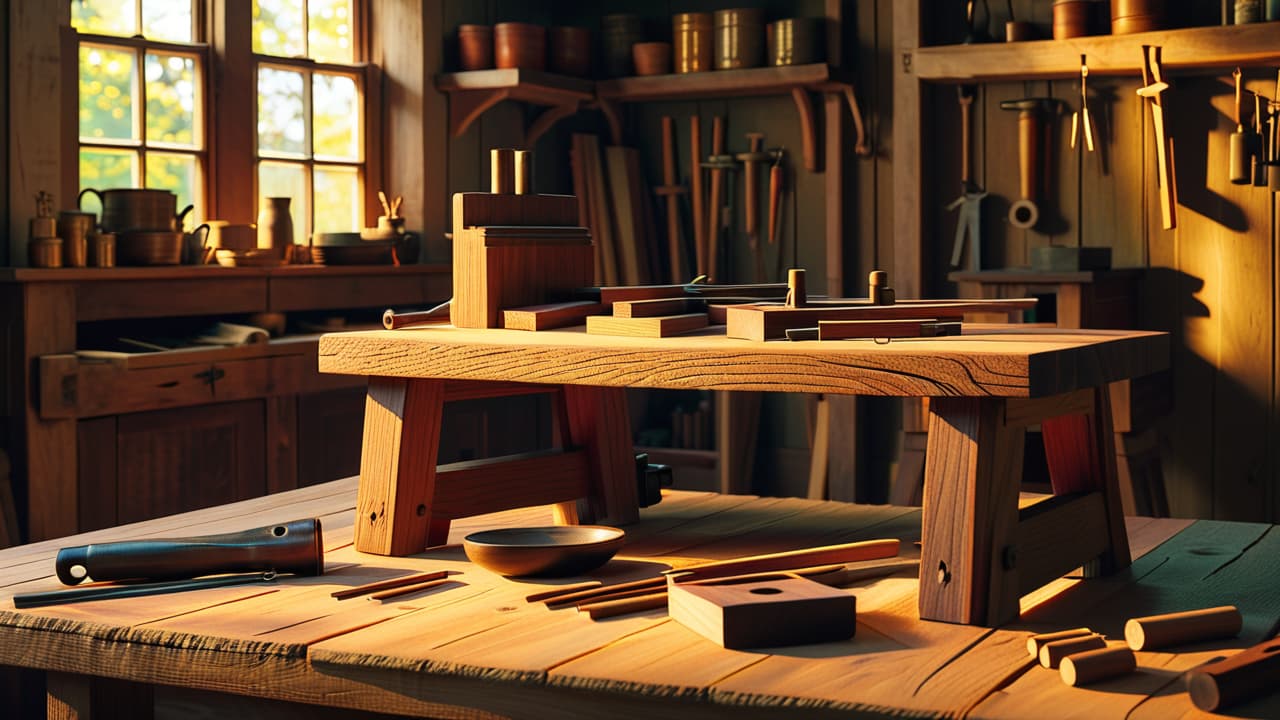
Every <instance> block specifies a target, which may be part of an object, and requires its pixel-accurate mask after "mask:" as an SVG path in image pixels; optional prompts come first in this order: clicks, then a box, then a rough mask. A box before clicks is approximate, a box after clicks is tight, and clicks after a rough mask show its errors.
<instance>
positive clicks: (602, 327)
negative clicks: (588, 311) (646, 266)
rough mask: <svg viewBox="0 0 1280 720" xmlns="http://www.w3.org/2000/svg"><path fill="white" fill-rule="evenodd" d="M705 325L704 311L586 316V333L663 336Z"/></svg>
mask: <svg viewBox="0 0 1280 720" xmlns="http://www.w3.org/2000/svg"><path fill="white" fill-rule="evenodd" d="M706 326H707V314H706V313H687V314H684V315H663V316H659V317H640V318H620V317H611V316H608V315H595V316H592V317H589V318H587V334H588V335H622V336H626V337H645V338H664V337H671V336H672V335H679V334H681V333H687V332H689V331H691V330H698V329H700V328H704V327H706Z"/></svg>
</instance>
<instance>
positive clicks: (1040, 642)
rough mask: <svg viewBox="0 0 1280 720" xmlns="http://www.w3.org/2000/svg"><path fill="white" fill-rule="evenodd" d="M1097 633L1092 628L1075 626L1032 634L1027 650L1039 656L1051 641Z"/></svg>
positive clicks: (1033, 655)
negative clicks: (1041, 650)
mask: <svg viewBox="0 0 1280 720" xmlns="http://www.w3.org/2000/svg"><path fill="white" fill-rule="evenodd" d="M1096 634H1097V633H1095V632H1094V631H1092V630H1090V629H1089V628H1085V627H1082V628H1074V629H1071V630H1059V631H1058V632H1051V633H1040V634H1039V635H1032V636H1031V637H1029V638H1027V652H1029V653H1031V657H1033V658H1039V657H1040V648H1042V647H1044V646H1045V645H1048V644H1049V643H1051V642H1057V641H1059V640H1070V639H1071V638H1078V637H1085V636H1088V635H1096Z"/></svg>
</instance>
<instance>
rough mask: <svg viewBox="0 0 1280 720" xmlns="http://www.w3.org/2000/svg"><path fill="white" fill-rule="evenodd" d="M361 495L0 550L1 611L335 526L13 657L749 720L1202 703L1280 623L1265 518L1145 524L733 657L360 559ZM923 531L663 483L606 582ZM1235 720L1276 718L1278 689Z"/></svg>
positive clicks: (650, 628)
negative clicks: (826, 639)
mask: <svg viewBox="0 0 1280 720" xmlns="http://www.w3.org/2000/svg"><path fill="white" fill-rule="evenodd" d="M355 490H356V480H355V479H354V478H352V479H348V480H341V481H336V482H332V483H327V484H324V485H317V486H313V487H309V488H304V489H301V490H296V491H291V492H287V493H280V494H277V495H272V496H268V497H265V498H258V499H254V500H248V501H245V502H241V503H237V504H234V505H228V506H223V507H217V508H210V509H207V510H200V511H196V512H192V513H187V514H184V515H178V516H173V517H168V518H162V519H158V520H153V521H148V522H143V523H138V524H134V525H128V526H123V527H120V528H114V529H110V530H103V531H98V532H93V533H88V534H85V535H80V536H76V537H74V538H65V539H62V540H56V541H51V542H46V543H40V544H36V545H28V546H22V547H16V548H10V549H8V550H4V551H0V578H3V581H2V582H0V607H4V608H11V604H10V600H9V598H10V597H11V596H12V595H13V594H15V593H21V592H33V591H41V590H50V589H55V588H56V587H58V582H57V580H56V579H55V578H54V577H53V559H54V555H55V554H56V551H57V549H58V548H59V547H63V546H68V545H76V544H83V543H86V542H93V541H106V540H121V539H128V538H139V537H164V536H180V535H194V534H207V533H215V532H230V531H235V530H242V529H247V528H251V527H259V526H263V525H268V524H271V523H275V522H279V521H285V520H290V519H295V518H303V517H319V518H321V519H322V522H323V526H324V540H325V548H326V563H327V574H326V575H324V576H323V577H314V578H285V579H281V580H279V581H277V583H276V584H275V585H274V586H266V587H263V586H240V587H229V588H218V589H208V590H201V591H194V592H187V593H180V594H174V595H159V596H152V597H145V598H132V599H118V600H108V601H100V602H93V603H81V604H74V605H61V606H53V607H46V608H40V609H34V610H29V611H16V610H12V609H4V610H2V611H0V664H7V665H17V666H26V667H34V668H41V669H46V670H52V671H59V672H55V673H51V678H52V679H53V680H55V681H56V682H51V685H50V687H51V690H52V689H56V688H62V687H65V685H64V683H65V682H66V681H67V679H68V678H72V679H78V678H77V676H76V675H75V674H80V673H83V674H87V675H96V676H105V677H110V678H123V679H128V680H132V681H136V682H141V683H152V684H156V685H158V686H181V687H185V688H196V689H199V690H204V691H216V692H218V693H234V694H237V695H240V696H250V698H272V699H276V700H285V701H291V702H294V703H313V704H320V705H330V706H335V707H341V708H355V709H360V710H362V711H368V712H384V713H402V714H420V715H429V716H433V717H464V716H465V717H477V716H479V717H486V716H488V714H489V713H492V714H493V715H498V716H507V717H558V718H565V717H568V718H601V717H610V718H614V717H627V718H631V717H634V718H655V717H662V718H682V717H708V716H723V715H725V714H726V711H729V710H730V709H732V713H733V715H734V716H735V717H739V718H757V717H798V716H800V717H806V718H811V717H819V718H821V717H849V716H850V711H854V710H858V711H863V712H867V713H870V714H871V715H872V716H878V715H883V716H889V715H894V716H900V715H911V716H919V717H931V716H945V717H980V718H1027V717H1044V718H1056V717H1067V716H1073V717H1082V718H1084V717H1088V718H1105V717H1132V718H1161V719H1163V718H1170V717H1184V716H1188V717H1190V716H1196V715H1198V714H1200V713H1198V711H1196V710H1195V709H1194V708H1193V706H1192V705H1191V703H1190V700H1189V699H1188V696H1187V694H1186V692H1185V690H1184V689H1183V685H1182V681H1181V679H1180V677H1179V673H1180V672H1181V671H1183V670H1186V669H1188V668H1191V667H1194V666H1196V665H1199V664H1200V663H1203V662H1205V661H1206V660H1208V659H1209V658H1212V657H1215V656H1217V655H1218V654H1219V651H1221V650H1222V649H1223V648H1238V647H1243V646H1246V645H1249V644H1252V643H1256V642H1258V641H1260V640H1261V639H1263V638H1264V637H1265V636H1268V634H1269V633H1271V632H1272V630H1273V628H1274V626H1275V625H1276V623H1277V620H1280V577H1278V576H1277V574H1276V573H1275V572H1274V559H1275V558H1276V557H1277V553H1278V552H1280V536H1278V534H1277V533H1275V532H1273V529H1272V526H1269V525H1260V524H1245V523H1224V522H1214V521H1188V520H1172V519H1164V520H1152V519H1146V518H1130V519H1129V520H1128V532H1129V536H1130V543H1131V545H1132V547H1133V553H1134V556H1135V562H1134V564H1133V566H1132V567H1131V568H1129V569H1128V570H1125V571H1122V572H1120V573H1118V574H1116V575H1113V576H1110V577H1106V578H1102V579H1095V580H1089V581H1084V582H1081V581H1078V580H1073V579H1070V578H1066V579H1062V580H1059V581H1056V582H1053V583H1050V584H1049V585H1048V586H1045V587H1044V588H1042V589H1040V590H1038V591H1036V592H1035V593H1034V594H1032V595H1029V596H1026V597H1024V598H1023V609H1024V612H1023V618H1022V620H1021V621H1020V622H1019V623H1017V624H1016V625H1012V626H1006V627H1004V628H1000V629H994V630H993V629H985V628H980V627H972V626H963V625H950V624H945V623H938V622H928V621H921V620H919V619H918V617H917V609H916V608H917V600H916V595H917V583H918V581H917V580H916V578H915V577H914V574H913V573H911V572H906V573H902V574H901V575H898V576H895V577H890V578H885V579H880V580H875V581H868V582H864V583H863V584H861V585H858V586H855V587H852V588H850V592H853V593H854V594H855V595H856V596H857V598H858V629H857V634H856V635H855V636H854V638H852V639H851V640H849V641H845V642H836V643H827V644H821V645H810V646H803V647H787V648H774V649H772V650H764V651H733V650H725V649H723V648H720V647H718V646H716V645H715V644H713V643H711V642H710V641H708V640H705V639H704V638H702V637H701V636H700V635H697V634H696V633H694V632H692V631H690V630H688V629H686V628H684V627H683V626H681V625H679V624H678V623H676V622H674V621H672V620H669V619H668V618H667V616H666V613H665V612H664V611H661V610H652V611H647V612H643V613H639V614H636V615H630V616H626V617H620V618H614V619H610V620H603V621H592V620H590V619H589V618H587V617H586V616H583V615H578V614H576V612H575V611H573V610H555V611H552V610H548V609H546V608H545V607H544V606H542V605H540V604H529V603H527V602H526V601H525V600H524V597H525V595H527V594H529V593H531V592H534V591H536V590H537V589H541V588H545V587H547V586H548V585H549V583H548V582H545V581H544V582H541V583H539V582H516V581H512V580H507V579H503V578H501V577H499V576H496V575H494V574H492V573H490V572H488V571H485V570H483V569H480V568H478V567H475V566H472V565H470V564H469V563H468V562H467V561H466V559H465V556H464V555H463V553H462V551H461V549H460V548H456V547H447V548H444V549H437V550H431V551H428V552H426V553H423V554H420V555H417V556H413V557H383V556H375V555H364V554H360V553H357V552H355V551H354V550H353V549H352V547H351V536H352V521H353V508H354V504H355V495H356V493H355ZM1024 502H1025V499H1024ZM549 518H550V512H549V510H548V509H547V508H530V509H525V510H516V511H508V512H504V513H500V514H495V515H489V516H480V517H475V518H468V519H464V520H459V521H456V522H455V524H454V526H453V528H452V536H451V538H450V539H451V541H453V542H458V541H460V540H461V538H462V537H463V535H465V534H467V533H469V532H472V531H475V530H476V529H479V528H484V527H494V526H502V525H534V524H544V523H546V522H547V521H548V520H549ZM919 528H920V513H919V510H918V509H915V508H902V507H892V506H858V505H848V504H843V503H835V502H818V501H810V500H801V499H782V498H759V497H751V496H724V495H717V494H708V493H693V492H669V493H667V494H666V497H665V498H664V500H663V502H662V503H661V504H659V505H656V506H654V507H651V508H647V509H645V510H643V511H642V512H641V520H640V522H639V523H637V524H635V525H632V526H630V527H628V528H627V531H628V545H627V547H626V548H624V549H623V551H622V552H621V553H620V555H619V557H618V558H616V559H615V560H613V561H612V562H611V563H610V564H608V565H607V566H606V567H605V568H603V569H601V570H599V571H597V572H596V574H595V577H598V578H600V579H604V580H606V581H621V580H628V579H636V578H639V577H646V576H650V575H653V574H654V573H656V572H657V571H658V570H660V569H664V568H666V567H667V566H668V564H672V565H680V564H688V563H690V562H693V561H695V560H704V559H718V558H725V557H733V556H738V555H742V554H753V553H761V552H771V551H777V550H783V549H791V548H799V547H805V546H811V545H816V544H827V543H836V542H848V541H854V540H865V539H874V538H885V537H889V538H899V539H901V540H903V554H904V555H907V556H915V555H918V547H917V546H915V545H914V544H913V541H915V540H918V539H919ZM434 569H451V570H456V571H458V572H459V574H457V575H454V576H453V578H454V579H455V580H457V583H456V584H453V585H449V586H444V587H441V588H438V589H436V590H434V591H429V592H425V593H420V594H418V595H411V596H407V597H405V598H402V599H400V600H398V601H392V602H387V603H385V604H384V603H379V602H377V601H372V600H368V599H366V598H354V599H350V600H344V601H338V600H334V599H332V598H331V597H330V596H329V593H330V592H331V591H333V590H334V589H338V588H342V587H349V586H354V585H360V584H363V583H367V582H371V581H373V580H378V579H383V578H387V577H392V576H399V575H403V574H408V573H410V572H415V571H428V570H434ZM573 581H576V580H569V581H558V582H573ZM1224 603H1234V604H1236V605H1238V606H1239V607H1240V609H1241V611H1242V612H1243V614H1244V619H1245V624H1244V632H1243V634H1242V635H1241V637H1240V638H1238V639H1237V640H1233V641H1230V642H1221V643H1206V644H1203V645H1199V646H1192V647H1186V648H1179V649H1178V651H1177V652H1144V653H1139V654H1138V662H1139V666H1140V668H1139V672H1138V673H1137V674H1134V675H1131V676H1129V677H1126V678H1124V679H1120V680H1114V681H1110V682H1106V683H1102V684H1099V685H1095V686H1092V687H1089V688H1085V689H1077V688H1070V687H1067V686H1065V685H1063V684H1062V682H1061V680H1060V679H1059V678H1058V674H1057V673H1056V672H1054V671H1049V670H1044V669H1042V668H1040V667H1039V666H1038V665H1034V664H1033V663H1032V661H1031V660H1030V658H1029V657H1028V656H1027V653H1026V649H1025V646H1024V645H1025V638H1026V636H1027V634H1028V633H1029V632H1031V631H1048V630H1053V629H1063V628H1070V627H1077V626H1081V625H1087V626H1090V627H1092V628H1094V629H1095V630H1097V631H1100V632H1103V633H1105V634H1106V635H1108V637H1109V638H1111V639H1119V638H1121V637H1122V625H1123V622H1124V620H1125V619H1127V618H1129V617H1131V616H1136V615H1145V614H1151V613H1156V612H1168V611H1174V610H1184V609H1189V608H1195V607H1205V606H1211V605H1219V604H1224ZM1227 652H1231V650H1228V651H1227ZM162 690H163V688H162V689H160V690H157V691H156V695H155V697H156V699H157V703H159V701H160V698H161V697H162V696H163V692H162ZM209 697H217V696H209ZM222 697H225V696H222ZM248 701H249V700H247V699H246V700H244V702H248ZM254 702H262V701H261V700H254ZM476 710H479V711H480V712H479V713H477V712H476ZM1233 712H1234V713H1235V714H1236V715H1238V716H1244V717H1280V695H1277V696H1274V697H1272V698H1269V699H1263V700H1259V701H1255V702H1253V703H1251V704H1249V705H1244V706H1239V707H1237V708H1235V709H1234V710H1233ZM160 716H161V713H159V712H157V717H160ZM273 717H276V716H275V715H273ZM290 717H293V716H292V715H290ZM325 717H328V716H327V715H326V716H325Z"/></svg>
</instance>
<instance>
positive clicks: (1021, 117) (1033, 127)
mask: <svg viewBox="0 0 1280 720" xmlns="http://www.w3.org/2000/svg"><path fill="white" fill-rule="evenodd" d="M1039 155H1040V119H1039V116H1038V114H1037V113H1036V111H1035V110H1021V111H1019V112H1018V191H1019V192H1020V193H1022V198H1023V199H1025V200H1035V199H1036V175H1037V173H1036V169H1037V168H1038V167H1039V163H1040V157H1039Z"/></svg>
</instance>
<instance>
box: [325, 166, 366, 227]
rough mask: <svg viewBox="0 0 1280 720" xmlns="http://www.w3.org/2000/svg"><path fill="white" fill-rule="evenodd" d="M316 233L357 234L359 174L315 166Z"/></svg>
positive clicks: (350, 168) (359, 208)
mask: <svg viewBox="0 0 1280 720" xmlns="http://www.w3.org/2000/svg"><path fill="white" fill-rule="evenodd" d="M315 173H316V176H315V185H316V229H315V231H316V232H357V231H359V230H360V228H361V227H362V226H363V225H364V223H363V221H362V219H361V216H362V214H363V213H362V212H361V207H362V205H363V203H361V202H360V173H359V172H358V171H357V170H356V168H353V167H332V166H316V168H315Z"/></svg>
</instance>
